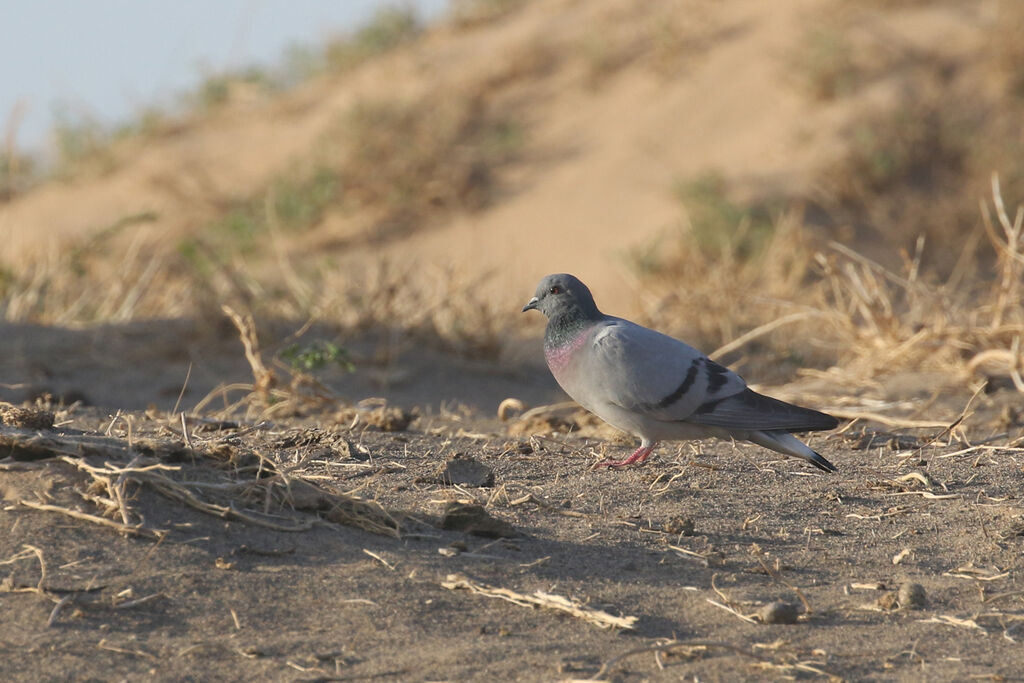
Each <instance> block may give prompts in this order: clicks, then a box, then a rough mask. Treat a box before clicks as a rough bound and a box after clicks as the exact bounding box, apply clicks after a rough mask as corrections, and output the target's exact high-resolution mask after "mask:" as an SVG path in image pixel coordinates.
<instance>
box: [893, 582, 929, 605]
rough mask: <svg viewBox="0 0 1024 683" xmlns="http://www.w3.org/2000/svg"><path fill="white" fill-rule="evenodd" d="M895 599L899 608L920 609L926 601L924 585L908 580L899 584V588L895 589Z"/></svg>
mask: <svg viewBox="0 0 1024 683" xmlns="http://www.w3.org/2000/svg"><path fill="white" fill-rule="evenodd" d="M896 601H897V602H898V603H899V604H900V609H921V608H922V607H924V605H925V602H927V598H926V597H925V592H924V586H922V585H921V584H919V583H911V582H909V581H908V582H906V583H903V584H900V587H899V590H897V591H896Z"/></svg>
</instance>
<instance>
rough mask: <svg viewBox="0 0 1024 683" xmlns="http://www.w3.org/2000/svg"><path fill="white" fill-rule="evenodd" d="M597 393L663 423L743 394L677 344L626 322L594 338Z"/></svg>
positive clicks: (721, 370)
mask: <svg viewBox="0 0 1024 683" xmlns="http://www.w3.org/2000/svg"><path fill="white" fill-rule="evenodd" d="M593 351H594V353H593V354H592V355H591V358H592V359H593V362H594V364H595V366H594V367H592V368H589V373H588V375H589V376H590V377H593V378H595V380H594V381H595V384H596V386H595V390H596V393H598V394H600V395H602V396H604V397H605V398H606V399H607V400H609V401H610V402H612V403H614V404H616V405H618V406H620V407H622V408H626V409H627V410H631V411H633V412H637V413H642V414H644V415H645V416H647V417H649V418H651V419H655V420H661V421H664V422H677V421H682V420H688V419H689V418H690V416H691V415H693V413H694V412H695V411H697V410H698V409H699V408H700V406H702V405H705V404H707V403H708V402H710V401H722V400H724V399H727V398H729V397H730V396H734V395H736V394H739V393H741V392H743V391H744V390H746V388H747V385H746V382H744V381H743V379H742V378H741V377H740V376H739V375H737V374H736V373H734V372H733V371H731V370H729V369H728V368H726V367H723V366H722V365H719V364H718V363H715V362H714V361H712V360H710V359H708V357H707V356H705V355H704V354H702V353H701V352H700V351H698V350H697V349H695V348H693V347H692V346H690V345H688V344H685V343H683V342H681V341H679V340H678V339H674V338H672V337H669V336H667V335H664V334H661V333H660V332H655V331H654V330H650V329H647V328H646V327H641V326H640V325H636V324H634V323H631V322H628V321H626V320H619V319H615V320H613V321H612V322H611V323H610V324H609V325H608V326H607V327H606V328H605V329H603V330H601V331H600V332H599V333H598V334H597V335H595V337H594V341H593Z"/></svg>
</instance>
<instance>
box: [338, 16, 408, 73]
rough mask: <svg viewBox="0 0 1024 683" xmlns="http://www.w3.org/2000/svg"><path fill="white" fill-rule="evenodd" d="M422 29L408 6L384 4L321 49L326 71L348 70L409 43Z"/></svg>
mask: <svg viewBox="0 0 1024 683" xmlns="http://www.w3.org/2000/svg"><path fill="white" fill-rule="evenodd" d="M422 31H423V26H422V25H421V24H420V20H419V18H418V17H417V16H416V12H415V11H414V10H413V9H412V8H411V7H403V6H394V7H384V8H382V9H380V10H378V11H377V13H376V14H375V15H374V16H373V18H372V19H371V20H370V21H369V22H367V23H366V25H364V26H363V27H361V28H360V29H359V30H357V31H356V32H355V33H353V34H352V35H350V36H345V37H343V38H339V39H336V40H332V41H331V42H329V43H328V44H327V47H326V48H325V49H324V65H325V68H326V69H327V70H328V71H331V72H339V71H348V70H349V69H352V68H353V67H355V66H357V65H359V64H361V63H363V62H365V61H367V60H369V59H372V58H373V57H377V56H380V55H382V54H385V53H387V52H390V51H391V50H394V49H396V48H398V47H400V46H401V45H405V44H407V43H409V42H412V40H413V39H415V38H416V37H417V36H419V34H420V33H421V32H422Z"/></svg>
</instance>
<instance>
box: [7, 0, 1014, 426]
mask: <svg viewBox="0 0 1024 683" xmlns="http://www.w3.org/2000/svg"><path fill="white" fill-rule="evenodd" d="M0 18H2V23H3V25H4V26H5V27H6V28H7V34H8V38H6V39H5V41H4V42H3V45H2V46H0V50H2V52H0V64H2V65H3V66H2V67H0V69H2V72H3V77H2V78H0V83H2V86H0V116H2V117H3V118H2V123H3V125H4V139H3V146H2V147H0V241H2V244H3V248H2V249H0V318H2V320H3V323H0V330H2V331H3V335H2V340H0V346H2V348H0V351H3V352H4V360H3V361H2V362H0V372H2V377H0V380H3V381H4V382H5V385H4V386H5V387H6V388H2V389H0V393H3V394H4V395H5V396H7V397H11V398H25V397H28V396H33V395H40V394H41V393H46V392H50V393H51V394H56V395H58V396H71V395H72V393H69V392H75V391H77V392H79V394H82V395H88V397H89V398H90V399H91V400H93V401H96V402H99V403H117V402H118V401H121V403H123V404H125V405H126V407H130V406H136V405H143V406H144V405H146V404H148V403H156V404H157V405H163V404H164V403H168V404H170V403H174V399H175V396H176V395H177V394H178V391H179V390H180V388H181V384H182V378H183V377H184V375H185V374H186V371H185V368H186V367H192V368H193V369H194V374H193V376H192V377H193V378H192V382H193V385H192V389H191V390H190V391H191V392H192V394H191V395H192V399H191V401H192V404H195V403H196V401H198V400H199V399H200V398H201V397H202V396H204V395H205V391H207V390H208V389H209V388H210V387H212V386H213V385H214V384H216V383H218V382H225V381H227V380H228V378H229V377H235V376H237V375H238V374H239V373H242V374H243V375H244V374H245V373H246V372H247V371H248V369H249V368H250V365H251V363H250V364H247V362H246V360H245V358H244V357H243V354H242V353H241V344H239V338H238V337H239V332H238V329H237V327H236V325H233V324H232V323H231V321H230V319H229V318H227V317H225V313H224V310H223V306H225V305H227V306H229V307H230V308H231V310H233V311H235V312H237V313H239V314H240V315H242V316H243V317H244V316H245V315H251V316H252V320H253V322H252V329H251V330H250V333H251V335H253V337H254V338H258V339H260V340H261V342H262V348H261V349H260V352H261V354H262V356H263V357H264V359H265V360H266V362H267V364H268V366H273V367H277V368H279V369H278V372H279V373H285V374H288V373H291V376H292V378H293V380H294V379H295V377H300V376H301V377H307V376H312V377H315V378H317V381H318V382H322V383H323V384H324V385H325V386H329V387H330V388H331V389H332V390H334V391H337V392H339V393H340V394H341V395H343V396H346V397H348V398H353V399H355V398H360V397H363V396H366V395H374V394H378V395H385V396H389V397H393V398H396V399H398V400H404V401H408V402H415V403H424V404H429V403H436V402H443V401H447V400H453V401H461V402H465V403H466V404H467V405H469V406H474V407H477V408H483V409H486V410H488V411H489V410H492V409H493V407H494V406H493V405H492V404H496V403H497V401H499V400H501V398H504V397H505V395H512V394H515V395H519V396H524V397H526V398H528V399H529V400H530V402H536V401H543V400H549V399H552V398H556V397H557V394H556V390H555V389H554V385H553V383H552V382H551V381H550V378H548V377H547V376H546V375H545V374H544V372H543V367H542V366H541V365H540V363H541V362H542V361H541V357H540V351H539V346H538V343H537V341H536V340H537V338H538V337H539V335H540V334H541V330H542V329H543V321H542V319H541V317H540V316H537V315H526V316H524V315H521V314H520V313H519V309H520V307H521V306H522V304H523V303H524V302H525V301H526V300H527V299H528V298H529V297H530V296H531V295H532V292H533V289H534V287H535V285H536V282H537V281H538V280H539V279H540V278H541V277H542V276H543V275H545V274H547V273H550V272H562V271H564V272H571V273H574V274H576V275H578V276H579V277H580V278H581V279H583V280H584V281H585V282H587V283H588V284H589V285H590V287H591V289H592V290H593V291H594V294H595V297H596V299H597V301H598V304H599V305H600V306H601V307H602V308H603V309H604V310H605V311H606V312H608V313H613V314H618V315H622V316H626V317H631V318H634V319H637V320H638V321H640V322H643V323H645V324H649V325H653V326H656V327H658V328H660V329H663V330H665V331H667V332H670V333H672V334H675V335H678V336H681V337H682V338H684V339H686V340H688V341H690V342H691V343H693V344H694V345H696V346H699V347H700V348H702V349H703V350H704V351H706V352H716V358H719V359H721V360H723V362H727V363H730V364H732V365H733V367H736V368H738V369H740V370H741V371H743V372H745V373H746V374H747V375H748V376H750V378H751V379H752V380H754V381H756V382H762V383H767V384H784V383H790V382H793V381H798V380H800V381H810V380H816V381H819V382H825V383H827V384H830V385H831V386H835V387H841V388H842V389H843V390H844V391H850V390H851V387H854V386H856V387H858V388H859V389H858V390H859V391H862V392H865V393H871V392H874V393H875V394H878V395H879V396H885V395H888V394H890V393H892V392H895V391H897V390H907V387H928V388H930V389H934V388H935V387H953V388H961V389H962V388H965V387H969V386H974V383H976V382H978V381H979V380H980V379H991V380H992V381H993V386H995V385H996V384H999V383H1002V384H1003V385H1006V386H1011V387H1015V388H1017V389H1024V381H1022V380H1021V379H1020V374H1019V372H1018V367H1019V365H1020V353H1019V344H1020V341H1019V340H1020V335H1021V333H1022V332H1024V316H1022V315H1021V310H1020V297H1019V294H1020V284H1021V273H1022V264H1024V256H1022V251H1024V247H1022V246H1021V244H1020V240H1019V233H1020V227H1021V226H1020V215H1019V214H1017V213H1016V212H1017V207H1018V205H1019V204H1021V202H1022V201H1024V39H1022V36H1024V3H1021V2H1019V1H1018V0H932V1H921V0H870V1H868V2H860V3H849V2H844V1H843V0H779V1H778V2H772V3H765V2H761V1H760V0H727V1H720V0H668V1H665V2H657V3H637V2H634V1H631V0H590V1H588V2H579V1H577V0H550V1H545V2H540V1H539V0H535V1H532V2H531V1H529V0H451V1H448V2H446V1H444V0H421V1H419V2H407V3H404V4H393V3H388V2H371V1H369V0H366V1H360V2H343V3H336V2H335V3H332V2H326V1H324V2H320V1H316V0H304V1H303V2H298V3H283V2H274V1H272V0H267V1H263V2H256V1H253V0H232V1H225V2H219V3H215V4H213V5H211V4H210V3H200V2H178V3H166V2H142V3H140V2H128V1H127V0H124V1H114V0H107V1H105V2H98V3H72V2H47V3H36V4H35V5H32V6H29V5H25V4H23V3H13V2H7V3H3V5H2V6H0ZM245 334H246V333H244V332H243V336H245ZM524 340H525V341H524ZM911 375H912V376H914V377H917V378H924V379H919V381H917V382H908V381H907V379H906V378H907V377H908V376H911ZM256 379H257V380H258V379H259V378H256ZM257 384H258V381H257ZM922 391H923V389H922ZM188 400H189V399H186V402H187V401H188ZM118 405H120V404H118Z"/></svg>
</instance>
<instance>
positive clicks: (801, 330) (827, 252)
mask: <svg viewBox="0 0 1024 683" xmlns="http://www.w3.org/2000/svg"><path fill="white" fill-rule="evenodd" d="M981 215H982V217H983V224H984V226H985V231H984V237H985V238H986V239H987V243H988V246H989V247H990V248H991V250H992V251H993V252H994V253H995V254H996V261H997V264H998V269H997V271H996V273H995V276H994V277H984V276H982V275H979V274H976V273H974V272H973V268H974V267H976V264H977V258H978V256H977V252H978V251H979V245H978V244H977V242H976V241H975V243H973V244H971V243H969V244H967V245H963V246H962V249H961V251H960V257H961V260H960V263H958V264H957V265H956V267H955V268H954V269H953V271H952V273H951V274H950V275H948V276H947V277H946V278H945V279H941V280H940V279H938V277H937V276H936V275H935V273H934V271H932V272H927V271H926V270H925V269H924V267H923V265H922V264H923V262H924V259H925V254H926V251H927V248H928V245H927V243H926V241H925V240H924V238H921V239H919V240H918V243H917V249H916V250H915V251H914V252H913V253H912V254H905V255H904V257H903V266H902V268H900V269H890V268H887V267H885V266H883V265H881V264H880V263H878V262H876V261H874V260H872V259H870V258H868V257H866V256H864V255H863V254H861V253H858V252H857V251H856V250H854V249H852V248H850V247H847V246H845V245H843V244H841V243H838V242H828V243H816V242H815V241H814V240H813V239H812V237H811V235H810V233H809V231H808V230H807V228H806V227H805V226H804V224H803V222H802V221H801V220H800V216H799V214H798V213H792V212H791V213H788V214H784V215H783V216H782V217H781V218H780V219H779V221H778V222H777V223H776V225H775V227H774V229H773V231H772V232H771V234H770V236H769V237H768V238H767V240H766V241H765V242H764V244H763V246H762V247H761V248H760V249H759V250H758V251H757V252H755V253H754V255H751V254H750V253H749V252H743V251H741V250H739V249H737V248H735V247H733V246H731V245H732V242H731V241H729V240H726V241H725V242H724V243H722V244H717V245H716V246H715V247H714V249H709V248H708V247H707V246H706V245H703V246H702V243H701V241H700V237H699V232H695V231H684V232H682V233H681V234H680V235H679V237H678V239H677V242H676V243H674V244H673V245H671V249H672V250H671V251H668V250H665V249H662V250H661V253H662V255H663V257H662V260H660V261H658V262H657V263H656V264H651V263H647V264H646V266H647V269H646V270H642V271H640V274H639V277H640V279H641V281H642V282H644V290H645V291H647V292H649V293H650V296H649V298H647V299H646V300H645V302H644V303H645V304H646V307H647V308H646V311H647V313H646V319H647V321H648V322H651V323H652V324H657V323H661V324H662V325H664V326H666V327H668V328H669V329H672V328H673V327H675V328H677V329H678V328H679V327H680V326H679V325H678V324H676V325H673V324H672V322H673V321H677V320H686V321H687V323H688V325H687V326H686V327H685V328H683V332H684V335H685V336H687V337H688V338H690V339H694V340H696V341H697V342H699V343H700V344H701V345H702V346H704V347H705V348H708V349H716V348H717V349H718V350H717V351H715V352H714V354H713V355H717V356H722V355H726V356H727V357H728V359H733V360H735V358H736V354H737V353H743V354H745V353H758V352H760V353H762V354H763V353H764V352H768V353H771V354H773V355H775V356H776V357H777V358H779V359H780V360H784V361H785V360H791V361H795V362H794V363H792V365H791V367H790V369H791V370H795V369H796V368H797V367H800V366H805V367H811V368H814V367H818V368H822V369H824V368H829V374H830V376H833V377H835V378H837V379H846V380H851V379H853V380H857V381H867V380H869V379H871V378H875V377H879V376H883V375H887V374H891V373H893V372H896V371H903V370H918V371H921V370H937V371H943V372H948V373H954V375H955V376H959V377H961V378H963V380H964V381H966V382H970V381H972V380H973V379H974V377H975V376H976V375H978V374H981V375H983V376H1002V377H1006V376H1009V377H1010V378H1012V381H1013V383H1014V385H1015V386H1017V387H1018V388H1020V389H1024V382H1022V381H1021V378H1020V374H1019V371H1020V363H1021V354H1020V343H1021V342H1020V340H1021V336H1022V335H1024V311H1022V310H1021V307H1020V290H1021V287H1022V284H1024V283H1022V277H1024V244H1022V243H1021V229H1022V226H1021V221H1022V217H1024V207H1020V208H1018V209H1017V211H1016V213H1015V214H1012V215H1011V213H1010V212H1009V211H1008V210H1007V208H1006V205H1005V202H1004V200H1003V197H1002V192H1001V187H1000V184H999V180H998V177H997V176H995V175H993V176H992V180H991V200H990V201H989V202H984V201H983V202H982V204H981ZM740 220H741V225H740V227H739V228H738V229H737V230H736V233H735V234H736V236H737V237H736V239H737V241H739V240H742V239H743V238H744V236H745V234H746V228H745V227H743V226H744V223H743V222H742V221H743V220H745V219H743V218H741V219H740ZM723 244H724V246H723ZM683 278H685V282H686V287H685V288H684V287H681V286H680V282H681V281H682V280H683ZM752 292H757V294H756V295H752V294H751V293H752ZM744 333H745V334H744ZM741 335H742V336H741ZM737 338H739V339H738V342H737ZM794 339H800V340H805V341H802V342H794V341H793V340H794ZM757 347H760V348H757Z"/></svg>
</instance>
